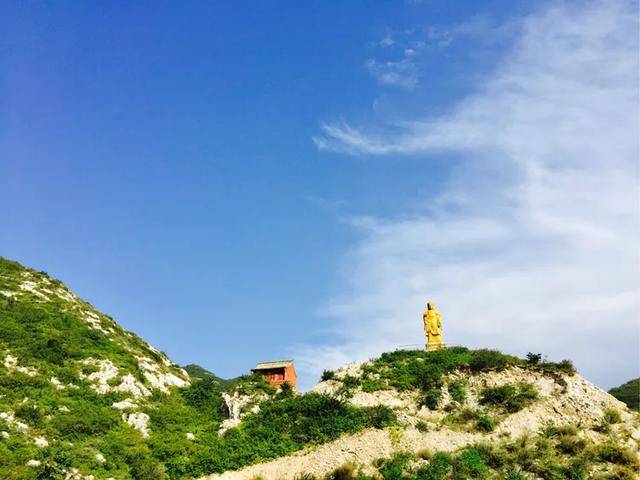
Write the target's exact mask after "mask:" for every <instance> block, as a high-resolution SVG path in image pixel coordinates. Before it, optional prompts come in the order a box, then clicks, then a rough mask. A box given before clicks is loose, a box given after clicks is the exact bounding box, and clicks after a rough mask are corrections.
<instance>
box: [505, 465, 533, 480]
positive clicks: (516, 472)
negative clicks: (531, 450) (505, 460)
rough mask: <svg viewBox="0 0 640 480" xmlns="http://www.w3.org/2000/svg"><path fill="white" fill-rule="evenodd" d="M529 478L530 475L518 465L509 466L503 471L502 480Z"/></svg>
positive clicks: (525, 479)
mask: <svg viewBox="0 0 640 480" xmlns="http://www.w3.org/2000/svg"><path fill="white" fill-rule="evenodd" d="M529 478H530V477H528V476H527V475H526V474H525V473H524V472H523V471H522V469H520V468H518V467H516V468H509V469H507V470H506V471H505V473H504V480H529Z"/></svg>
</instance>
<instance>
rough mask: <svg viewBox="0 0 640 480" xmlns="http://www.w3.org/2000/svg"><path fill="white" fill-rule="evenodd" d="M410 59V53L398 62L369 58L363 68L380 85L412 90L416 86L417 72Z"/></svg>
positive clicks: (405, 54)
mask: <svg viewBox="0 0 640 480" xmlns="http://www.w3.org/2000/svg"><path fill="white" fill-rule="evenodd" d="M411 57H412V52H411V51H410V52H409V53H408V54H407V53H406V52H405V53H404V58H402V59H401V60H398V61H389V62H379V61H377V60H374V59H372V58H370V59H369V60H367V62H366V63H365V66H366V67H367V70H369V73H371V75H373V77H374V78H375V79H376V80H377V81H378V83H379V84H380V85H390V86H396V87H402V88H406V89H412V88H413V87H415V86H416V85H417V84H418V71H417V68H416V65H415V63H414V62H413V60H412V59H411Z"/></svg>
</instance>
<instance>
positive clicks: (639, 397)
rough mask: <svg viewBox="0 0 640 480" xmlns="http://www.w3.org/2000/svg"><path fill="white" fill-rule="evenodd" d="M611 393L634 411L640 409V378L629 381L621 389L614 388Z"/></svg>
mask: <svg viewBox="0 0 640 480" xmlns="http://www.w3.org/2000/svg"><path fill="white" fill-rule="evenodd" d="M609 393H610V394H611V395H613V396H614V397H616V398H617V399H618V400H620V401H621V402H624V403H626V404H627V406H628V407H629V408H632V409H634V410H638V409H640V378H636V379H634V380H629V381H628V382H627V383H623V384H622V385H620V386H619V387H615V388H612V389H611V390H609Z"/></svg>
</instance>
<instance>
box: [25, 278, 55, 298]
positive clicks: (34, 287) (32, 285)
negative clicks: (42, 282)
mask: <svg viewBox="0 0 640 480" xmlns="http://www.w3.org/2000/svg"><path fill="white" fill-rule="evenodd" d="M20 290H24V291H25V292H29V293H33V294H34V295H35V296H36V297H39V298H41V299H42V300H49V297H47V296H46V295H45V294H44V293H42V292H41V291H39V290H38V284H37V283H36V282H32V281H31V280H25V281H24V282H22V283H21V284H20Z"/></svg>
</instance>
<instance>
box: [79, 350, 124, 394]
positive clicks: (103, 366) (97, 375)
mask: <svg viewBox="0 0 640 480" xmlns="http://www.w3.org/2000/svg"><path fill="white" fill-rule="evenodd" d="M82 363H83V365H93V366H95V367H97V368H98V371H97V372H93V373H90V374H89V375H85V374H83V373H82V372H80V375H79V376H80V378H81V379H82V380H85V379H86V380H88V381H89V382H90V383H91V384H92V385H91V388H92V389H94V390H95V391H96V392H98V393H102V394H105V393H108V392H109V391H111V386H110V385H109V380H112V379H114V378H116V377H117V376H118V367H116V366H115V365H114V364H113V362H112V361H111V360H109V359H106V360H96V359H94V358H87V359H85V360H83V361H82Z"/></svg>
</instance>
